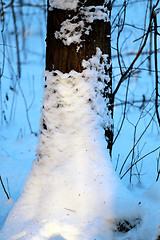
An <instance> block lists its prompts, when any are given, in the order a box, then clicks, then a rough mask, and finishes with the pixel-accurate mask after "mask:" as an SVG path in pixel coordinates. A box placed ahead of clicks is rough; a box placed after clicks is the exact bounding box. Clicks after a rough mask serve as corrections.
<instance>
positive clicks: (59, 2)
mask: <svg viewBox="0 0 160 240" xmlns="http://www.w3.org/2000/svg"><path fill="white" fill-rule="evenodd" d="M49 3H50V7H51V8H59V9H64V10H66V9H70V10H75V9H76V8H77V4H78V0H50V1H49Z"/></svg>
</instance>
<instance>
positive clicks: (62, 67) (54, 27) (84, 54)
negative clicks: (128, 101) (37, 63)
mask: <svg viewBox="0 0 160 240" xmlns="http://www.w3.org/2000/svg"><path fill="white" fill-rule="evenodd" d="M104 5H105V0H99V1H97V0H87V1H83V0H82V1H81V2H80V3H79V5H78V6H77V9H74V10H70V9H58V8H53V10H52V11H50V10H48V20H47V38H46V44H47V47H46V70H49V71H52V70H53V69H54V70H59V71H61V72H63V73H69V72H70V71H71V70H75V71H77V72H82V71H83V67H82V60H83V59H85V60H88V59H90V58H91V57H92V56H93V55H95V53H96V48H97V47H98V48H100V49H101V51H102V53H103V54H107V55H108V60H107V61H108V64H110V59H111V43H110V39H111V38H110V35H111V26H110V21H104V20H103V19H95V20H94V21H93V22H91V23H88V22H87V21H86V18H85V17H84V12H83V11H81V9H82V7H90V6H104ZM105 7H106V9H108V11H110V10H111V9H110V7H111V3H110V2H109V3H108V4H107V5H106V6H105ZM94 11H95V9H94V8H93V9H90V12H91V14H92V13H94ZM94 15H95V14H94ZM67 19H69V20H70V22H72V23H77V22H80V21H83V22H84V30H83V29H82V30H81V33H82V35H81V42H73V43H71V44H68V45H67V44H65V43H64V41H62V39H63V37H62V39H59V38H57V37H56V36H55V33H56V31H57V32H58V31H60V29H61V26H62V24H63V22H65V21H66V20H67ZM89 26H91V28H92V29H91V30H89V34H85V31H86V29H87V28H88V27H89ZM79 28H80V27H79ZM79 30H80V29H75V31H74V32H73V33H71V34H75V33H78V31H79ZM67 34H68V36H69V37H70V34H69V33H68V31H67V30H66V35H67ZM111 72H112V70H111V66H110V68H109V69H106V75H109V81H108V78H107V79H106V87H105V92H104V97H106V98H108V109H109V110H110V114H111V118H113V98H112V77H111ZM97 81H98V79H97ZM105 136H106V141H107V148H108V149H109V151H110V155H111V151H112V141H113V125H112V126H111V127H110V128H107V129H105Z"/></svg>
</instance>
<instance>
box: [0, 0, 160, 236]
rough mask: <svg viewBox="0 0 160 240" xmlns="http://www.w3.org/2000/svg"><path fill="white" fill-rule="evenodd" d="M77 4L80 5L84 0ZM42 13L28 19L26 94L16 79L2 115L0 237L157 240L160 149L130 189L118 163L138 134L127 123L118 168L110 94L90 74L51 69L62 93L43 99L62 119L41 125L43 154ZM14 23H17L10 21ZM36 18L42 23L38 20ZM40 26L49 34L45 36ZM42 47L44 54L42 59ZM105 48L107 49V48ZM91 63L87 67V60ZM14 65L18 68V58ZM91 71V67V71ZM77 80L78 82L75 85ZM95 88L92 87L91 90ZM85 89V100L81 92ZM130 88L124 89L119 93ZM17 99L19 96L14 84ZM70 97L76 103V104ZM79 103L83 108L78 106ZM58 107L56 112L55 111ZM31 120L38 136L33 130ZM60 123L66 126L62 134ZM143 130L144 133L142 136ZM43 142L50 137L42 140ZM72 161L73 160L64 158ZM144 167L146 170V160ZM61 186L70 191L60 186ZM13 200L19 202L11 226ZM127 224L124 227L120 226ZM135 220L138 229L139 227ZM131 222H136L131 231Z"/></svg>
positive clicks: (151, 143) (153, 142) (152, 135)
mask: <svg viewBox="0 0 160 240" xmlns="http://www.w3.org/2000/svg"><path fill="white" fill-rule="evenodd" d="M51 2H52V3H54V2H55V3H56V4H57V6H58V7H60V5H59V1H56V0H55V1H51ZM63 2H64V1H63ZM68 2H69V4H70V6H71V7H74V6H75V5H72V4H73V3H72V2H73V1H68ZM74 2H75V4H77V2H78V1H74ZM34 3H36V1H35V2H34ZM65 7H66V6H65ZM26 9H27V10H24V16H26V15H27V14H28V9H30V8H26ZM33 9H34V8H33ZM36 9H37V8H36ZM29 11H31V10H29ZM32 11H33V13H34V14H35V13H36V11H37V12H38V13H39V10H32ZM30 14H32V12H30ZM137 14H138V12H137ZM37 15H39V14H35V15H34V19H31V18H29V19H28V28H27V31H26V32H25V38H26V45H25V47H26V53H27V58H26V56H25V54H24V56H23V57H22V59H23V61H24V62H25V60H26V64H24V65H22V66H23V67H22V77H21V82H20V84H21V85H20V86H21V88H22V90H23V92H22V91H20V88H19V87H18V84H17V87H16V90H17V91H16V93H15V95H14V100H12V103H13V105H11V104H10V103H8V105H7V107H6V109H5V112H6V116H7V119H9V116H11V115H12V118H11V120H10V121H9V124H7V125H6V124H5V122H4V120H3V126H1V132H0V169H1V170H0V175H1V177H2V180H3V183H4V185H5V188H6V190H7V192H8V193H9V195H10V197H11V198H10V199H9V200H7V196H6V194H5V192H4V190H3V188H2V185H0V196H1V197H0V209H1V210H0V228H1V229H2V231H1V237H0V239H2V240H11V239H12V240H13V239H22V240H23V239H28V240H30V239H31V240H45V239H50V240H94V239H96V240H106V239H107V240H114V239H124V240H127V239H133V240H134V239H135V240H155V239H156V235H157V231H158V226H159V224H160V191H159V189H160V184H159V182H155V179H156V177H157V164H156V158H157V156H158V154H157V152H156V153H155V155H150V156H149V157H148V158H145V159H144V161H143V166H142V171H140V178H139V176H138V177H137V175H136V177H135V176H134V177H133V178H132V184H133V185H129V186H130V190H128V189H127V187H128V184H129V175H126V177H125V178H123V180H122V181H120V180H119V178H118V174H117V175H116V174H115V173H114V168H115V166H116V164H117V156H118V154H120V162H119V165H118V170H120V167H121V165H122V163H123V159H124V158H125V157H126V155H127V154H128V152H129V150H130V149H131V146H132V144H133V135H131V134H129V133H131V130H132V127H133V125H131V124H130V123H129V122H128V121H126V123H125V126H124V129H123V132H122V134H121V135H120V137H119V139H118V141H117V143H116V144H115V146H114V149H113V150H114V154H113V159H112V163H113V165H114V167H113V166H112V163H111V162H110V159H109V157H108V153H107V151H106V148H105V139H104V137H103V128H102V126H103V124H104V122H103V121H104V113H103V111H102V106H103V104H102V103H103V100H102V99H101V96H100V95H99V96H98V98H97V96H94V90H93V89H92V88H91V86H92V85H90V81H89V80H87V83H86V82H83V85H82V80H83V78H82V75H81V74H80V75H77V73H75V72H71V73H70V74H69V75H63V74H62V73H60V72H56V76H54V77H52V74H51V73H47V72H46V73H45V75H46V76H47V78H48V79H49V78H51V79H50V81H49V80H48V84H51V85H52V86H51V87H52V88H54V90H56V91H57V94H55V95H53V96H51V98H49V96H50V94H49V92H48V91H47V90H45V93H44V96H45V99H46V100H45V99H44V100H43V101H44V102H43V104H44V106H45V107H46V109H47V110H50V111H49V112H48V111H47V112H46V111H44V110H42V114H43V116H45V119H47V118H48V117H49V118H50V117H52V116H54V119H55V120H54V126H50V125H49V124H50V123H49V122H46V123H45V124H46V125H47V131H45V130H42V131H43V134H44V135H45V138H44V140H43V139H42V138H41V137H40V138H39V145H38V158H37V155H36V148H37V143H38V137H37V133H38V130H39V119H40V107H41V102H42V94H43V78H42V73H43V72H44V65H45V63H44V57H43V56H42V54H43V53H44V52H45V45H44V39H45V24H44V25H43V29H44V32H43V31H42V30H41V27H42V25H41V24H40V25H39V22H41V23H43V21H44V15H43V14H41V16H40V15H39V16H38V19H39V20H38V21H37V20H35V19H36V17H37ZM27 16H28V15H27ZM32 16H33V15H32ZM24 19H26V18H24ZM33 20H34V21H33ZM8 21H9V22H10V20H8ZM30 21H32V24H31V23H30ZM26 22H27V21H26ZM34 22H35V24H33V23H34ZM10 24H11V23H10ZM37 26H38V28H37ZM12 27H13V26H11V28H12ZM41 31H42V32H43V35H41V36H40V32H41ZM8 44H9V42H8ZM42 44H43V45H42ZM21 47H22V46H21ZM8 51H9V50H8ZM12 51H13V52H12V54H15V53H16V52H14V49H12ZM34 51H36V53H35V52H34ZM39 53H40V56H41V57H39ZM97 54H98V52H97ZM99 54H101V53H100V51H99ZM23 61H22V62H23ZM15 62H16V60H15ZM92 63H93V61H92ZM85 64H86V66H87V63H85ZM89 64H90V63H89ZM113 64H114V61H113ZM13 65H14V67H15V68H16V64H14V61H13ZM84 66H85V65H84ZM9 71H10V70H8V69H6V70H5V74H4V75H5V76H6V77H7V76H9ZM84 71H85V70H84ZM86 74H88V73H87V72H86ZM90 74H93V75H94V74H96V71H95V72H94V73H93V72H90V73H89V75H88V79H89V78H90ZM73 78H74V81H75V82H76V84H75V85H74V84H73ZM145 78H146V79H145V83H146V82H147V83H146V86H147V87H146V88H145V90H144V91H145V94H146V92H148V91H150V88H151V87H152V86H150V85H152V84H153V82H152V81H153V76H151V77H149V76H148V74H146V75H145ZM6 79H7V78H6ZM57 79H58V82H59V84H57V85H56V83H55V84H54V83H53V82H54V81H55V82H56V80H57ZM61 79H70V80H69V81H66V85H64V84H62V82H61V81H60V80H61ZM71 79H72V81H71ZM132 81H133V82H132V84H131V90H130V91H131V93H133V92H134V93H135V91H136V94H137V96H142V94H143V92H141V89H144V83H142V79H140V80H139V79H137V78H134V79H132ZM80 83H81V84H80ZM138 83H139V84H140V85H138ZM151 83H152V84H151ZM9 86H10V81H8V82H7V83H5V84H4V85H3V87H4V89H5V90H4V93H3V94H5V93H6V92H7V91H8V89H9ZM95 87H96V88H100V89H101V88H103V85H101V86H96V85H94V88H95ZM76 89H78V90H76ZM88 89H92V90H93V91H91V92H90V91H89V90H88ZM122 89H123V88H122ZM137 89H138V90H139V91H137ZM88 92H89V93H88ZM23 93H24V95H25V98H24V96H23ZM85 94H86V98H82V96H83V95H85ZM89 94H90V95H89ZM123 94H124V93H123V90H122V92H120V93H119V96H120V95H123ZM57 95H58V98H57ZM47 96H48V97H47ZM132 96H133V94H132ZM10 97H12V91H11V90H10V92H9V98H10ZM87 99H93V102H90V101H89V102H87ZM97 99H98V101H99V102H101V104H102V105H101V109H99V106H98V105H97V102H98V101H97ZM95 100H96V101H95ZM25 101H26V102H27V106H28V107H29V106H30V107H29V110H28V112H27V113H28V115H29V121H28V120H27V117H26V105H25ZM51 102H52V104H53V103H54V105H52V104H51ZM70 102H72V103H74V104H73V105H70ZM56 104H59V107H58V108H56V106H57V105H56ZM12 106H14V108H13V109H14V111H13V112H14V114H13V113H12V114H11V109H12ZM79 106H83V107H81V108H79ZM53 109H54V111H52V110H53ZM93 109H94V110H93ZM97 111H99V114H98V116H99V117H97V114H96V112H97ZM55 114H56V117H55ZM116 114H117V115H118V114H119V115H120V114H121V110H118V107H117V108H116V109H115V116H116ZM129 114H130V115H129V116H131V117H132V121H135V122H136V121H137V120H136V117H137V119H138V117H139V115H138V114H139V113H137V112H136V111H131V112H130V113H129ZM64 116H65V117H64ZM73 118H76V121H73ZM80 120H81V121H80ZM118 121H119V119H118V117H117V118H115V123H116V125H118ZM147 121H148V120H147ZM29 122H30V124H31V128H32V131H33V132H34V134H31V133H30V130H31V129H30V126H29ZM135 122H134V123H135ZM90 123H92V124H90ZM41 124H43V122H42V123H41ZM143 124H147V123H145V122H142V126H141V125H140V126H139V130H137V131H140V133H141V129H142V127H143ZM52 129H54V134H51V133H52ZM57 129H60V131H59V132H58V130H57ZM151 130H153V131H151ZM151 130H150V131H149V132H148V133H147V136H146V137H145V139H144V142H147V147H146V148H147V152H149V151H150V150H152V149H153V148H154V147H155V148H156V147H158V146H159V142H160V141H159V140H160V137H159V136H158V134H157V132H156V129H155V128H153V129H151ZM140 133H139V132H138V134H140ZM48 139H49V144H48ZM42 141H44V143H43V144H42ZM53 142H54V144H53ZM143 144H144V143H142V146H143ZM53 146H54V147H53ZM137 151H138V150H137ZM143 154H145V153H143ZM143 154H142V155H143ZM51 155H53V156H54V157H53V159H51V158H50V156H51ZM35 159H39V161H37V160H36V161H35V162H34V164H33V166H32V162H33V160H35ZM66 159H67V161H65V160H66ZM52 160H53V161H52ZM59 160H60V162H59ZM80 160H81V161H80ZM128 167H130V162H129V161H128V162H127V164H126V166H125V170H127V169H128ZM138 167H139V169H140V168H141V165H139V166H138ZM31 168H32V172H31V174H30V175H29V176H30V177H29V180H28V181H27V185H26V186H25V191H24V193H23V195H22V197H21V198H20V199H19V201H18V202H17V203H16V201H17V199H18V198H19V197H20V195H21V193H22V189H23V186H24V184H25V181H26V179H27V177H28V174H29V172H30V170H31ZM99 173H100V174H99ZM117 173H118V171H117ZM134 173H135V172H134ZM136 173H137V172H136ZM55 176H56V177H55ZM137 179H138V180H137ZM53 189H54V191H53ZM61 189H63V191H60V190H61ZM15 203H16V204H15ZM14 204H15V207H14V209H13V211H12V212H11V214H10V215H9V218H8V220H7V222H6V225H4V223H5V220H6V217H7V215H8V213H9V211H10V210H11V208H12V207H13V206H14ZM123 223H124V224H123ZM128 223H129V224H128ZM120 224H122V225H121V226H120ZM123 225H125V227H126V226H128V228H129V229H131V230H130V231H128V232H126V233H123V231H122V229H123ZM135 225H136V227H134V226H135ZM132 227H134V228H133V229H132ZM120 230H121V231H120Z"/></svg>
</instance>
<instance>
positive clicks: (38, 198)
mask: <svg viewBox="0 0 160 240" xmlns="http://www.w3.org/2000/svg"><path fill="white" fill-rule="evenodd" d="M81 2H83V1H81ZM81 2H80V3H81ZM84 2H85V4H86V5H85V6H83V5H81V6H80V3H79V2H78V0H72V1H71V0H70V1H69V0H68V1H67V0H63V1H58V0H54V1H50V4H51V7H53V8H54V7H56V8H57V9H56V10H59V11H61V12H62V11H64V12H65V11H67V13H68V15H70V14H71V12H72V14H73V12H74V15H75V13H76V15H75V16H72V20H71V17H70V19H69V20H67V19H66V20H64V21H63V22H62V23H61V29H59V30H58V29H57V30H56V31H54V34H55V35H54V36H55V38H54V41H56V40H55V39H57V41H58V42H59V46H60V47H59V48H56V49H55V50H54V51H55V53H53V49H50V53H49V49H48V50H47V51H48V53H47V56H48V54H51V55H50V57H53V58H55V61H54V62H53V64H54V66H53V65H52V68H53V67H54V69H51V66H50V67H49V62H47V68H48V69H47V70H49V71H46V72H45V77H46V81H45V88H44V96H43V108H42V117H41V126H40V135H39V144H38V150H37V159H36V160H35V162H34V164H33V167H32V171H31V173H30V175H29V177H28V180H27V183H26V185H25V188H24V191H23V194H22V196H21V197H20V199H19V200H18V202H17V203H16V204H15V207H14V208H13V210H12V211H11V213H10V214H9V217H8V219H7V221H6V224H5V226H4V229H3V231H2V232H1V238H0V239H2V240H11V239H12V240H13V239H26V240H27V239H29V240H45V239H50V240H51V239H52V240H53V239H55V240H56V239H65V240H93V239H96V240H98V239H112V236H111V235H110V234H111V230H112V224H111V223H112V221H114V218H115V211H116V210H117V211H118V210H120V209H116V204H117V202H119V201H120V200H122V204H123V199H124V198H126V192H125V190H124V188H123V187H122V186H121V185H120V183H119V180H118V179H117V177H116V175H115V173H114V170H113V168H112V165H111V162H110V157H109V153H108V150H107V149H106V139H105V129H107V128H109V129H110V127H111V125H112V118H111V114H110V112H109V110H108V108H107V103H108V101H109V100H108V98H107V96H106V83H108V82H109V81H110V78H109V74H106V72H108V71H109V69H110V63H109V62H108V54H105V53H104V49H101V48H100V46H99V45H98V46H97V42H94V44H93V42H92V43H91V42H90V41H89V43H86V41H87V38H88V37H87V36H86V37H85V38H82V35H90V34H92V30H93V29H94V27H93V25H94V24H95V22H96V21H99V23H101V22H104V23H106V22H108V21H109V19H108V10H107V7H106V1H97V2H101V3H102V4H101V5H97V4H95V5H93V6H87V3H88V2H92V1H84ZM93 2H94V3H96V1H93ZM103 3H104V4H103ZM77 9H78V10H77ZM56 10H54V11H56ZM76 11H79V15H77V14H78V13H77V12H76ZM70 16H71V15H70ZM74 18H75V19H74ZM77 18H78V20H79V21H77ZM79 18H80V19H79ZM74 20H75V22H74ZM57 21H58V20H57ZM64 33H65V34H64ZM84 33H85V34H84ZM52 34H53V33H52ZM99 43H100V40H99ZM90 44H93V45H94V48H93V49H92V48H91V52H89V55H86V54H87V50H86V49H87V48H88V49H89V45H90ZM68 46H69V49H70V50H68ZM75 47H76V49H77V54H76V56H75V58H74V59H73V62H72V64H71V60H68V59H69V56H68V54H69V51H71V55H72V52H73V51H72V50H73V48H75ZM47 48H49V40H47ZM63 48H65V50H64V49H63ZM66 49H67V50H66ZM63 51H64V53H66V54H67V56H66V59H65V54H64V53H63V54H62V52H63ZM75 52H76V51H74V53H75ZM82 52H83V54H82ZM61 54H62V55H63V56H64V58H63V60H64V62H61V64H60V63H59V59H58V57H59V56H60V57H61V56H62V55H61ZM84 55H85V56H86V57H85V58H84ZM87 56H88V57H87ZM76 58H77V60H75V59H76ZM66 61H68V65H67V66H68V71H66V72H65V71H64V69H65V68H64V65H63V63H64V64H66ZM76 61H77V62H76ZM73 66H74V67H73ZM104 96H105V97H104ZM119 191H120V193H119ZM122 195H123V197H122ZM126 201H127V200H126ZM118 206H119V205H118ZM117 214H118V213H116V215H117Z"/></svg>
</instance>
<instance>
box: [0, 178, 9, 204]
mask: <svg viewBox="0 0 160 240" xmlns="http://www.w3.org/2000/svg"><path fill="white" fill-rule="evenodd" d="M0 182H1V185H2V187H3V190H4V192H5V194H6V196H7V198H8V200H9V199H10V197H9V195H8V193H7V191H6V189H5V186H4V184H3V181H2V177H1V175H0Z"/></svg>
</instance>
